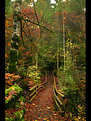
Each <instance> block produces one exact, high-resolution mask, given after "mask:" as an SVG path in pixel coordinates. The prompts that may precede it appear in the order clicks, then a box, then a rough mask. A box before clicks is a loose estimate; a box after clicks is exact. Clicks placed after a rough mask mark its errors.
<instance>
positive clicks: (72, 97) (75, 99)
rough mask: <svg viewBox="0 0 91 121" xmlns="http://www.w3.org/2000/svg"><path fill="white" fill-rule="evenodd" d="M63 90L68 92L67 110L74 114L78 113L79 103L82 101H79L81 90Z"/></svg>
mask: <svg viewBox="0 0 91 121" xmlns="http://www.w3.org/2000/svg"><path fill="white" fill-rule="evenodd" d="M63 91H64V92H65V94H66V98H67V100H68V104H67V107H66V111H67V112H71V113H72V114H74V115H77V114H78V110H77V108H76V107H77V105H78V104H79V103H80V101H79V91H78V88H76V87H74V89H71V88H63Z"/></svg>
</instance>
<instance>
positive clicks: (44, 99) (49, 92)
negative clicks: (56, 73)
mask: <svg viewBox="0 0 91 121" xmlns="http://www.w3.org/2000/svg"><path fill="white" fill-rule="evenodd" d="M47 79H48V84H47V86H46V88H45V89H44V90H42V91H41V92H39V94H38V95H37V96H36V97H35V99H34V100H33V101H32V102H31V103H29V102H27V103H26V114H25V119H26V120H25V121H64V120H62V119H63V117H62V116H61V115H60V113H59V111H55V107H54V105H55V103H54V100H53V77H52V75H49V76H48V78H47Z"/></svg>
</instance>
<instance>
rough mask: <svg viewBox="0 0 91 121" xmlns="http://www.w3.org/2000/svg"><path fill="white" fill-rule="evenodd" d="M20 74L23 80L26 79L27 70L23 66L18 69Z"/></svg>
mask: <svg viewBox="0 0 91 121" xmlns="http://www.w3.org/2000/svg"><path fill="white" fill-rule="evenodd" d="M18 74H19V76H20V77H21V78H24V77H26V69H25V68H24V67H23V66H21V67H19V68H18Z"/></svg>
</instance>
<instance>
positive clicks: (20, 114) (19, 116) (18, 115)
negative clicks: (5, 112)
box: [5, 109, 25, 121]
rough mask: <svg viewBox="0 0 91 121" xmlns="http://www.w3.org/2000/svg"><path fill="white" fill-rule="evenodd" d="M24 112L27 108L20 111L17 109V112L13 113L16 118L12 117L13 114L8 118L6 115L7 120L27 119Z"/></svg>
mask: <svg viewBox="0 0 91 121" xmlns="http://www.w3.org/2000/svg"><path fill="white" fill-rule="evenodd" d="M24 114H25V109H21V110H20V111H16V112H15V113H13V116H15V118H12V117H11V116H10V117H9V118H8V117H7V116H6V117H5V121H25V120H24Z"/></svg>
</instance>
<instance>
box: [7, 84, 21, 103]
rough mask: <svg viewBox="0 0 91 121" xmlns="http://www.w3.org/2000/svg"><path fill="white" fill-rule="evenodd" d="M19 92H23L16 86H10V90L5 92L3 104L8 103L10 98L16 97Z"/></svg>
mask: <svg viewBox="0 0 91 121" xmlns="http://www.w3.org/2000/svg"><path fill="white" fill-rule="evenodd" d="M21 91H23V89H22V88H20V87H19V86H18V85H17V84H15V85H13V86H11V87H10V88H8V89H6V90H5V98H6V100H5V103H8V102H9V101H10V100H11V99H12V98H15V96H16V95H18V94H19V93H20V92H21Z"/></svg>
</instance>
